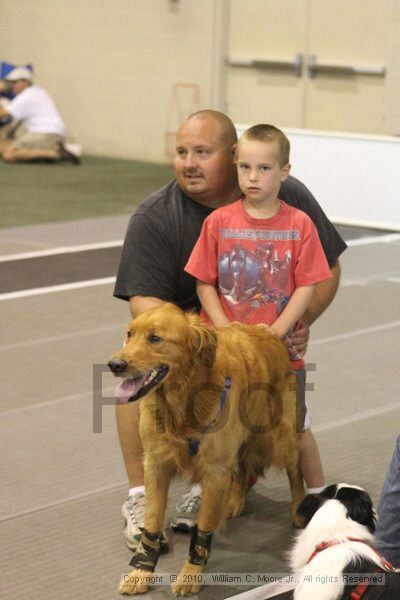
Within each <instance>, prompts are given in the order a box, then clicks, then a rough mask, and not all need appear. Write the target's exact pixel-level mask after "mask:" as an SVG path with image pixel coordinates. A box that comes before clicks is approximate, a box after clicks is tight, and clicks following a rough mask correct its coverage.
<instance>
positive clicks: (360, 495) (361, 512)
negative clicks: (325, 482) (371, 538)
mask: <svg viewBox="0 0 400 600" xmlns="http://www.w3.org/2000/svg"><path fill="white" fill-rule="evenodd" d="M336 499H337V500H339V501H340V502H341V503H342V504H343V505H344V506H345V507H346V510H347V516H348V517H349V518H350V519H352V520H353V521H356V522H357V523H360V524H361V525H364V526H365V527H367V529H368V530H369V531H370V532H371V533H374V531H375V523H376V512H375V511H374V506H373V504H372V500H371V497H370V495H369V494H367V492H366V491H365V490H360V489H357V488H352V487H342V488H340V489H339V491H338V492H337V494H336Z"/></svg>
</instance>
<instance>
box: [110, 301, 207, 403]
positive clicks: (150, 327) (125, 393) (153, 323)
mask: <svg viewBox="0 0 400 600" xmlns="http://www.w3.org/2000/svg"><path fill="white" fill-rule="evenodd" d="M215 350H216V334H215V332H214V331H213V330H211V329H210V328H208V327H206V326H205V325H204V323H203V322H202V320H201V318H200V317H199V316H198V315H195V314H190V313H185V312H184V311H183V310H181V309H180V308H178V307H177V306H175V305H174V304H169V303H168V304H163V305H162V306H157V307H156V308H150V309H149V310H146V311H145V312H143V313H142V314H141V315H139V316H138V317H136V319H134V320H133V321H131V323H130V324H129V327H128V331H127V337H126V341H125V345H124V347H123V348H121V349H120V350H118V352H116V353H115V354H114V355H113V356H112V357H111V359H110V360H109V362H108V366H109V368H110V370H111V371H112V372H113V373H114V375H116V376H117V377H123V378H124V382H123V383H122V384H121V385H119V386H118V388H117V391H116V395H117V400H118V401H119V402H134V401H136V400H139V399H140V398H142V397H143V396H145V395H146V394H148V392H149V391H150V390H152V389H155V388H156V387H158V386H160V385H161V383H162V382H164V381H165V380H166V379H167V378H168V376H169V375H170V374H171V373H173V372H175V376H176V375H178V376H179V374H181V376H182V377H185V376H188V375H189V373H190V371H191V369H193V368H195V367H196V365H197V366H199V365H200V364H201V365H203V367H206V368H210V367H212V365H213V362H214V357H215Z"/></svg>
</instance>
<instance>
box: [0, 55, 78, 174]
mask: <svg viewBox="0 0 400 600" xmlns="http://www.w3.org/2000/svg"><path fill="white" fill-rule="evenodd" d="M6 81H7V82H8V83H9V84H10V87H11V91H12V93H13V94H14V95H15V97H14V98H13V99H12V100H11V101H10V102H9V103H8V105H7V106H6V107H2V108H0V119H5V118H7V117H11V118H12V126H8V127H7V128H6V131H5V132H1V134H0V135H1V139H0V154H1V155H2V157H3V160H5V161H8V162H32V161H41V160H42V161H48V162H58V161H61V160H67V161H70V162H72V163H73V164H79V162H80V160H79V157H78V156H76V155H75V154H73V153H72V152H70V151H69V150H68V149H67V148H66V147H65V134H66V131H65V125H64V122H63V120H62V118H61V115H60V113H59V112H58V109H57V107H56V105H55V103H54V101H53V100H52V98H51V97H50V96H49V94H48V93H47V92H46V91H45V90H44V89H43V88H41V87H39V86H37V85H34V83H33V74H32V71H31V70H30V69H27V68H26V67H17V68H15V69H13V70H12V71H11V72H10V73H9V74H8V75H7V77H6Z"/></svg>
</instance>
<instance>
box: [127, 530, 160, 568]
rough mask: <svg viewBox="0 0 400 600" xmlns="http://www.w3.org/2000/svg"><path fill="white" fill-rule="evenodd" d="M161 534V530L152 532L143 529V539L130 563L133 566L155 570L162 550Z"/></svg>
mask: <svg viewBox="0 0 400 600" xmlns="http://www.w3.org/2000/svg"><path fill="white" fill-rule="evenodd" d="M161 535H162V534H161V531H160V532H159V533H150V532H149V531H146V529H142V539H141V540H140V543H139V545H138V547H137V550H136V552H135V555H134V556H133V558H132V560H131V562H130V563H129V564H130V565H131V567H135V569H143V570H144V571H151V572H153V571H154V569H155V568H156V564H157V561H158V557H159V556H160V551H161Z"/></svg>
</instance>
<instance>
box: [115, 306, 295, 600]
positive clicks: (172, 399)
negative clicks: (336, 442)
mask: <svg viewBox="0 0 400 600" xmlns="http://www.w3.org/2000/svg"><path fill="white" fill-rule="evenodd" d="M109 367H110V369H111V370H112V372H113V373H114V374H115V375H117V376H119V377H123V378H124V382H123V383H122V384H121V385H120V386H119V392H118V393H117V397H118V396H119V399H120V401H121V402H122V401H126V402H127V401H131V402H133V401H136V400H138V399H139V398H143V400H142V403H141V406H140V434H141V439H142V443H143V447H144V453H145V462H144V468H145V486H146V511H145V526H144V530H143V535H142V542H141V545H140V547H139V549H138V550H137V552H136V554H135V555H134V558H133V559H132V561H131V564H132V565H133V566H135V569H134V570H133V571H132V573H131V574H130V576H129V577H125V580H124V579H123V580H122V581H121V584H120V588H119V590H120V592H121V593H122V594H137V593H144V592H146V591H147V589H148V582H149V581H150V579H151V577H150V575H151V572H152V571H154V568H155V565H156V563H157V559H158V555H159V553H160V534H161V531H162V529H163V525H164V514H165V507H166V503H167V494H168V487H169V484H170V481H171V478H172V477H173V476H174V475H175V474H177V473H178V474H179V475H181V476H182V477H184V478H187V479H188V480H189V481H191V482H200V483H201V485H202V501H201V508H200V512H199V516H198V521H197V526H196V527H195V528H194V529H193V531H192V538H191V544H190V552H189V559H188V560H187V561H186V562H185V563H184V565H183V567H182V570H181V572H180V575H179V577H178V581H177V583H176V584H174V585H173V592H174V594H175V595H190V594H192V593H197V592H198V591H199V589H200V587H201V585H200V582H199V581H200V577H198V578H197V579H196V575H199V574H201V573H202V572H203V570H204V567H205V564H206V562H207V558H208V555H209V553H210V546H211V537H212V532H214V531H215V530H216V529H217V528H219V527H220V526H221V525H222V524H223V522H224V520H225V519H226V518H227V517H229V516H236V515H239V514H240V512H241V510H242V508H243V504H244V498H245V493H246V483H247V479H248V475H249V474H250V473H251V474H253V475H256V476H257V475H260V474H262V473H263V472H264V469H266V468H269V467H271V466H274V467H280V468H286V470H287V473H288V477H289V482H290V487H291V493H292V505H291V510H292V518H293V521H294V522H295V524H297V520H298V517H297V516H296V508H297V505H298V503H299V502H300V501H301V500H302V498H303V496H304V487H303V480H302V477H301V475H300V472H299V468H298V436H297V432H296V422H297V410H296V406H297V403H296V391H295V390H296V384H295V376H294V374H293V371H292V369H291V365H290V362H289V359H288V354H287V350H286V348H285V346H284V344H283V343H282V342H281V341H280V340H279V339H278V338H276V337H275V336H273V335H272V334H270V333H268V330H266V329H265V328H262V327H257V326H250V325H241V324H236V323H235V324H230V325H229V326H227V327H223V328H217V329H215V330H214V329H211V328H209V327H207V326H206V325H205V324H204V322H203V321H202V319H201V318H200V317H199V316H197V315H195V314H191V313H185V312H183V311H182V310H181V309H179V308H178V307H176V306H175V305H173V304H164V305H162V306H160V307H156V308H152V309H149V310H147V311H145V312H143V313H142V314H141V315H140V316H138V317H137V318H136V319H134V320H133V321H132V322H131V323H130V325H129V329H128V333H127V339H126V342H125V345H124V347H123V348H121V349H120V350H119V351H118V352H116V353H115V354H114V356H113V357H112V358H111V359H110V361H109ZM225 398H226V401H225V402H224V399H225ZM189 575H190V576H189Z"/></svg>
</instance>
